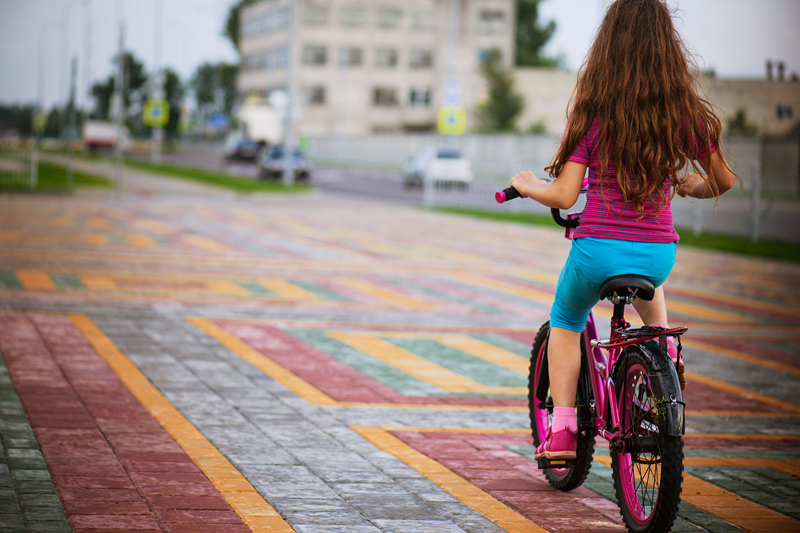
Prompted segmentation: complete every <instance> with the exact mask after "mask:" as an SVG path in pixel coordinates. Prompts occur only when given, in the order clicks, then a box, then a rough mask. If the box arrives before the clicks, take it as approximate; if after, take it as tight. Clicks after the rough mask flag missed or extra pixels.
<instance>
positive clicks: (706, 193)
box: [675, 150, 736, 198]
mask: <svg viewBox="0 0 800 533" xmlns="http://www.w3.org/2000/svg"><path fill="white" fill-rule="evenodd" d="M711 180H714V182H715V183H716V185H717V191H718V193H717V194H714V189H713V188H712V187H711V184H710V183H709V182H710V181H711ZM735 180H736V174H734V173H733V171H732V170H731V167H729V166H728V163H727V162H726V161H725V158H724V157H722V155H721V154H720V151H719V150H717V151H716V152H714V153H713V154H711V172H709V173H708V179H706V178H704V177H703V176H701V175H700V174H696V173H694V172H689V173H688V174H686V176H685V177H684V182H683V183H682V184H681V185H678V186H677V187H676V188H675V192H677V193H678V195H679V196H681V197H683V198H685V197H687V196H691V197H692V198H714V197H715V196H722V194H723V193H724V192H725V191H727V190H728V189H730V188H731V187H733V183H734V181H735Z"/></svg>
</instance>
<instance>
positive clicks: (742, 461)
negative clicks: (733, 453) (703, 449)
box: [683, 457, 800, 477]
mask: <svg viewBox="0 0 800 533" xmlns="http://www.w3.org/2000/svg"><path fill="white" fill-rule="evenodd" d="M683 464H684V466H741V467H747V468H754V467H764V468H772V469H773V470H777V471H779V472H783V473H784V474H789V475H790V476H795V477H800V461H798V460H796V459H760V458H758V457H684V458H683Z"/></svg>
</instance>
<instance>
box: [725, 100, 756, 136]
mask: <svg viewBox="0 0 800 533" xmlns="http://www.w3.org/2000/svg"><path fill="white" fill-rule="evenodd" d="M756 133H758V128H756V127H755V126H754V125H753V124H750V123H749V122H747V111H745V110H744V108H743V107H740V108H739V109H737V110H736V113H735V114H734V115H733V116H732V117H731V118H729V119H728V134H729V135H743V136H746V137H752V136H753V135H755V134H756Z"/></svg>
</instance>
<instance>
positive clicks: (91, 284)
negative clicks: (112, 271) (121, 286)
mask: <svg viewBox="0 0 800 533" xmlns="http://www.w3.org/2000/svg"><path fill="white" fill-rule="evenodd" d="M78 278H79V279H80V280H81V283H83V284H84V285H85V286H86V288H87V289H91V290H93V291H111V290H114V289H116V288H117V284H116V283H115V282H114V280H113V279H112V278H111V277H110V276H100V275H97V274H84V275H82V276H78Z"/></svg>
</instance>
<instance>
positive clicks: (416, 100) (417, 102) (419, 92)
mask: <svg viewBox="0 0 800 533" xmlns="http://www.w3.org/2000/svg"><path fill="white" fill-rule="evenodd" d="M432 101H433V90H431V88H430V87H412V88H411V90H409V92H408V105H409V107H430V106H431V103H432Z"/></svg>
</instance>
